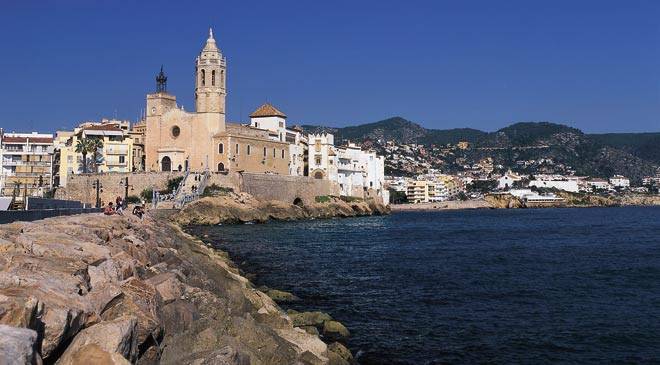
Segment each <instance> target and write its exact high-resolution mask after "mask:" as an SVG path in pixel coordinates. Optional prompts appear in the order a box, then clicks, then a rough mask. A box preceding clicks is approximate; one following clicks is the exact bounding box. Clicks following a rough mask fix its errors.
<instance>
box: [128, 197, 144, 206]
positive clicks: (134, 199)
mask: <svg viewBox="0 0 660 365" xmlns="http://www.w3.org/2000/svg"><path fill="white" fill-rule="evenodd" d="M141 202H142V199H140V197H139V196H137V195H129V196H128V197H127V198H126V203H128V204H139V203H141Z"/></svg>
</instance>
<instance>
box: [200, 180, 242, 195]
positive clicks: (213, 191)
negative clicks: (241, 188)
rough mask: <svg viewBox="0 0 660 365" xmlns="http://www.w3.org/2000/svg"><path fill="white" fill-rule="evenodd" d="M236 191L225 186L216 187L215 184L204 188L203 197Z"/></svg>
mask: <svg viewBox="0 0 660 365" xmlns="http://www.w3.org/2000/svg"><path fill="white" fill-rule="evenodd" d="M233 192H234V189H232V188H228V187H225V186H219V185H216V184H215V183H213V184H211V185H209V186H207V187H206V188H204V192H203V193H202V196H213V195H225V194H228V193H233Z"/></svg>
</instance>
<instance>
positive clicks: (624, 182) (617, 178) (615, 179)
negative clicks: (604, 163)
mask: <svg viewBox="0 0 660 365" xmlns="http://www.w3.org/2000/svg"><path fill="white" fill-rule="evenodd" d="M610 184H611V185H612V186H614V187H615V188H623V189H627V188H629V187H630V179H628V178H627V177H625V176H622V175H614V176H612V177H611V178H610Z"/></svg>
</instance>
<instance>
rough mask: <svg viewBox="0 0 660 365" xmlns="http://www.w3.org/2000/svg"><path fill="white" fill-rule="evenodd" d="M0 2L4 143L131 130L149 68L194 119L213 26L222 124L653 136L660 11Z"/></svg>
mask: <svg viewBox="0 0 660 365" xmlns="http://www.w3.org/2000/svg"><path fill="white" fill-rule="evenodd" d="M0 2H2V5H1V9H2V11H1V12H0V44H1V45H2V52H1V53H0V72H1V73H0V100H2V102H1V103H0V106H1V108H0V127H3V128H5V129H6V130H16V131H19V130H20V131H27V130H38V131H54V130H56V129H62V128H71V127H72V126H74V125H76V124H77V123H79V122H81V121H84V120H95V119H99V118H101V117H113V116H117V117H119V118H125V119H131V120H134V119H136V118H137V116H138V115H139V113H140V110H141V109H142V108H144V98H145V93H147V92H151V91H153V89H154V88H155V82H154V77H155V75H156V73H157V72H158V70H159V68H160V65H161V64H163V65H164V67H165V71H166V73H167V75H168V77H169V83H168V89H169V91H170V92H172V93H174V94H175V95H176V96H177V98H178V100H179V103H181V104H183V105H184V107H185V108H186V110H192V109H193V92H194V90H193V88H194V79H193V74H194V59H195V57H196V55H197V53H198V52H199V50H200V49H201V47H202V45H203V43H204V41H205V39H206V36H207V32H208V28H209V26H212V27H213V28H214V33H215V35H216V39H217V40H218V44H219V46H220V48H221V49H222V51H223V53H224V54H225V56H226V57H227V58H228V87H229V95H228V100H227V109H228V119H229V120H231V121H239V120H243V121H245V120H246V118H247V115H248V114H249V113H250V112H251V111H252V110H254V109H255V108H256V107H258V106H259V105H260V104H261V103H262V102H264V101H266V100H268V101H270V102H271V103H273V104H275V105H276V106H277V107H279V108H280V109H281V110H283V111H284V112H286V113H287V115H288V116H289V120H290V123H295V124H298V123H314V124H325V125H331V126H345V125H354V124H360V123H368V122H374V121H378V120H381V119H384V118H387V117H390V116H395V115H399V116H403V117H405V118H407V119H410V120H412V121H415V122H418V123H420V124H422V125H423V126H425V127H428V128H439V129H444V128H456V127H472V128H478V129H483V130H488V131H493V130H497V129H499V128H502V127H504V126H506V125H508V124H510V123H512V122H519V121H553V122H558V123H564V124H569V125H571V126H575V127H578V128H581V129H583V130H585V131H588V132H610V131H656V132H657V131H660V21H658V19H660V1H651V0H648V1H643V0H630V1H623V0H619V1H608V0H594V1H587V0H582V1H577V0H573V1H561V0H555V1H534V0H524V1H522V0H520V1H516V0H513V1H469V0H468V1H387V0H381V1H343V0H339V1H323V2H321V1H287V0H280V1H268V2H266V1H263V2H252V1H234V0H227V1H217V0H216V1H186V2H183V1H180V2H166V1H89V0H85V1H83V0H80V1H29V0H27V1H20V2H19V1H9V0H0Z"/></svg>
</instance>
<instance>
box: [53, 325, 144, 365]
mask: <svg viewBox="0 0 660 365" xmlns="http://www.w3.org/2000/svg"><path fill="white" fill-rule="evenodd" d="M136 329H137V319H136V318H135V317H133V316H125V317H121V318H117V319H115V320H112V321H107V322H101V323H98V324H95V325H93V326H91V327H88V328H85V329H84V330H82V331H80V333H78V334H77V335H76V337H75V338H74V339H73V341H72V342H71V344H70V345H69V346H68V347H67V349H66V351H65V352H64V354H62V357H60V359H59V360H58V362H57V364H58V365H69V364H75V363H76V362H75V361H74V359H75V358H76V356H78V354H79V353H80V352H81V349H83V348H85V347H86V346H87V345H90V344H93V345H97V346H98V347H99V348H100V349H101V350H103V351H105V352H108V353H110V354H112V353H117V354H120V355H121V356H123V357H125V358H126V359H128V360H130V361H135V359H136V357H137V350H138V348H137V332H136Z"/></svg>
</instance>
